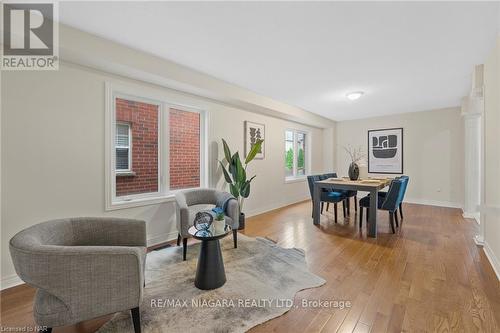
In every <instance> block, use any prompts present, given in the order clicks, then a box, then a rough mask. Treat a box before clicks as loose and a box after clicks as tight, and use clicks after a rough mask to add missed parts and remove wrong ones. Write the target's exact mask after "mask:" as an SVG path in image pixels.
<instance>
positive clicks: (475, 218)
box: [462, 212, 481, 224]
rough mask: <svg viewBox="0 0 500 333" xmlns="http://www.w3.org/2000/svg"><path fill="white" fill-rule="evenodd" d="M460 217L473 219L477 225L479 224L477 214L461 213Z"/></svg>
mask: <svg viewBox="0 0 500 333" xmlns="http://www.w3.org/2000/svg"><path fill="white" fill-rule="evenodd" d="M462 217H463V218H464V219H473V220H474V221H476V223H477V224H480V223H481V222H480V214H479V212H463V214H462Z"/></svg>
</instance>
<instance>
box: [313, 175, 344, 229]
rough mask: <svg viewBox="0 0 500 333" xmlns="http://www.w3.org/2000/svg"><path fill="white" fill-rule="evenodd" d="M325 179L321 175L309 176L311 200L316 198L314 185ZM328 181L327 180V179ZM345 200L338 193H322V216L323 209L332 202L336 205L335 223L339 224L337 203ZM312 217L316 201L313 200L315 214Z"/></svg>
mask: <svg viewBox="0 0 500 333" xmlns="http://www.w3.org/2000/svg"><path fill="white" fill-rule="evenodd" d="M322 178H323V177H322V176H321V175H314V176H307V183H308V184H309V193H311V200H313V198H314V183H315V182H317V181H320V180H324V179H322ZM325 179H326V178H325ZM344 199H345V196H344V195H343V194H342V193H340V192H336V191H329V190H325V191H322V192H321V198H320V201H321V214H323V207H324V204H325V202H326V203H327V204H329V203H330V202H331V203H333V205H334V216H335V223H337V203H338V202H341V201H343V200H344ZM326 210H328V205H327V207H326ZM311 215H314V200H313V213H312V214H311ZM344 217H345V210H344Z"/></svg>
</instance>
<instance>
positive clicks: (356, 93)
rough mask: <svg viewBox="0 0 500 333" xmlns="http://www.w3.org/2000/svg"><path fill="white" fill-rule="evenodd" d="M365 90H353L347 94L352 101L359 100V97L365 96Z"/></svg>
mask: <svg viewBox="0 0 500 333" xmlns="http://www.w3.org/2000/svg"><path fill="white" fill-rule="evenodd" d="M363 94H364V92H362V91H353V92H350V93H348V94H347V95H345V96H346V97H347V98H348V99H349V100H351V101H355V100H357V99H358V98H360V97H361V96H363Z"/></svg>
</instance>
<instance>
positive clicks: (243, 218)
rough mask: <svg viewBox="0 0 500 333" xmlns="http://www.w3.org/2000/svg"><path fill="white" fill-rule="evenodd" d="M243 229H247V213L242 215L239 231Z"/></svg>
mask: <svg viewBox="0 0 500 333" xmlns="http://www.w3.org/2000/svg"><path fill="white" fill-rule="evenodd" d="M243 229H245V213H240V225H239V227H238V230H243Z"/></svg>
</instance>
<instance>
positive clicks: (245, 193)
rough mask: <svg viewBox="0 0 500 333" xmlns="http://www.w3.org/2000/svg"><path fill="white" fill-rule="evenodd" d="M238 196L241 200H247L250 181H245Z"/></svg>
mask: <svg viewBox="0 0 500 333" xmlns="http://www.w3.org/2000/svg"><path fill="white" fill-rule="evenodd" d="M240 194H241V196H242V197H243V198H248V196H249V195H250V181H246V182H245V183H244V184H243V186H242V187H241V190H240Z"/></svg>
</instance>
